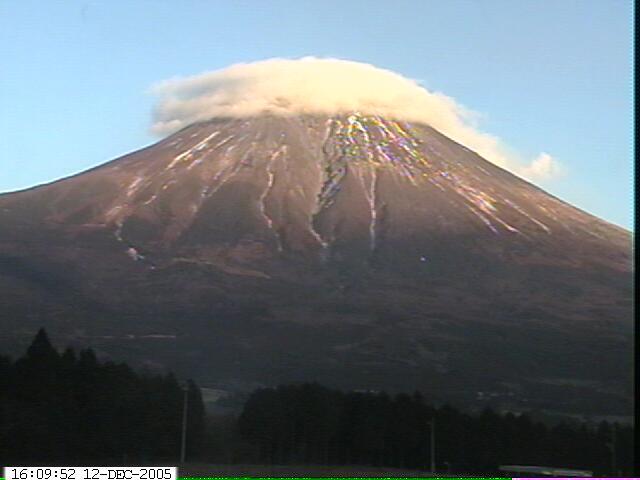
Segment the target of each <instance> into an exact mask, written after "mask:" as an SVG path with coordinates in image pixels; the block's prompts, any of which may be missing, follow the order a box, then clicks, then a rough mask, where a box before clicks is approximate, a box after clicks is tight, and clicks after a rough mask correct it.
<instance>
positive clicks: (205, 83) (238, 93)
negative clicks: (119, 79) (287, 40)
mask: <svg viewBox="0 0 640 480" xmlns="http://www.w3.org/2000/svg"><path fill="white" fill-rule="evenodd" d="M152 92H153V93H155V94H156V95H157V96H158V97H159V101H158V104H157V105H156V108H155V110H154V123H153V126H152V130H153V132H155V133H157V134H160V135H165V134H168V133H171V132H174V131H176V130H179V129H180V128H183V127H185V126H187V125H189V124H191V123H194V122H198V121H203V120H208V119H211V118H214V117H250V116H256V115H260V114H263V113H265V112H269V113H271V114H275V115H285V116H286V115H300V114H329V115H332V114H340V113H345V112H353V111H358V112H360V113H363V114H375V115H382V116H385V117H389V118H394V119H397V120H406V121H413V122H421V123H426V124H428V125H431V126H432V127H433V128H435V129H436V130H438V131H440V132H441V133H443V134H444V135H447V136H448V137H450V138H451V139H453V140H455V141H456V142H458V143H461V144H463V145H465V146H466V147H467V148H469V149H471V150H473V151H475V152H476V153H478V154H479V155H481V156H482V157H484V158H486V159H487V160H489V161H491V162H493V163H495V164H496V165H498V166H500V167H503V168H505V169H507V170H510V171H512V172H514V173H516V174H518V175H522V176H525V177H526V178H529V179H531V180H536V179H549V178H551V177H552V176H553V175H555V174H556V173H558V172H559V171H560V170H561V168H560V167H559V166H558V165H557V162H556V161H555V160H554V159H553V158H552V157H551V156H549V155H548V154H545V153H543V154H540V156H539V157H538V158H536V159H535V160H533V162H532V163H531V164H529V165H523V162H522V161H520V160H519V159H518V158H517V157H516V156H515V155H513V154H511V153H510V152H509V151H508V149H507V148H506V147H505V146H504V144H503V143H502V142H501V141H500V140H499V139H498V138H496V137H494V136H492V135H490V134H488V133H485V132H482V131H479V130H478V129H477V127H476V125H475V123H476V122H475V120H476V119H477V114H476V113H475V112H472V111H470V110H468V109H467V108H465V107H464V106H462V105H460V104H459V103H458V102H456V101H455V100H454V99H453V98H451V97H448V96H446V95H444V94H442V93H440V92H430V91H428V90H426V89H425V88H423V87H422V86H421V85H419V84H418V83H417V82H416V81H414V80H411V79H408V78H405V77H403V76H401V75H399V74H397V73H394V72H392V71H390V70H384V69H381V68H377V67H374V66H373V65H369V64H366V63H358V62H352V61H347V60H337V59H320V58H314V57H305V58H301V59H298V60H287V59H279V58H274V59H269V60H263V61H259V62H253V63H245V64H242V63H241V64H236V65H232V66H230V67H227V68H224V69H222V70H216V71H213V72H208V73H203V74H200V75H194V76H191V77H186V78H174V79H170V80H166V81H164V82H161V83H159V84H157V85H155V86H154V87H152Z"/></svg>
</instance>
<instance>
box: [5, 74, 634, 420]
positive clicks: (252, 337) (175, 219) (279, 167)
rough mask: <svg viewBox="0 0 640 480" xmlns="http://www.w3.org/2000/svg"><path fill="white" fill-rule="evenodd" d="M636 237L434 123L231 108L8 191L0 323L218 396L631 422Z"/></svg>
mask: <svg viewBox="0 0 640 480" xmlns="http://www.w3.org/2000/svg"><path fill="white" fill-rule="evenodd" d="M196 87H197V85H196V86H195V87H194V86H193V85H191V86H190V88H196ZM165 88H169V87H167V86H165ZM199 88H200V89H201V90H202V88H203V86H202V85H200V86H199ZM167 118H168V117H167ZM630 242H631V236H630V234H629V232H627V231H625V230H623V229H621V228H618V227H615V226H613V225H611V224H608V223H606V222H604V221H602V220H599V219H597V218H595V217H593V216H591V215H589V214H587V213H585V212H582V211H580V210H578V209H576V208H574V207H572V206H571V205H568V204H566V203H564V202H562V201H560V200H558V199H557V198H554V197H552V196H550V195H548V194H547V193H545V192H544V191H542V190H540V189H539V188H537V187H535V186H534V185H532V184H530V183H528V182H526V181H524V180H522V179H520V178H519V177H517V176H515V175H513V174H511V173H509V172H508V171H506V170H504V169H502V168H500V167H498V166H496V165H495V164H493V163H490V162H488V161H486V160H485V159H483V158H482V157H481V156H479V155H478V154H477V153H474V152H473V151H472V150H470V149H469V148H467V147H465V146H462V145H460V144H459V143H456V142H455V141H453V140H451V139H450V138H448V137H447V136H445V135H443V134H442V133H440V132H439V131H438V130H437V129H436V128H434V126H432V125H429V124H427V123H423V122H420V121H407V120H405V119H400V118H395V117H392V116H386V115H383V114H382V113H371V112H364V111H350V112H342V113H336V114H320V113H317V112H316V113H307V114H305V113H297V114H295V115H293V114H287V115H280V114H277V113H274V112H270V111H267V112H264V113H262V114H251V115H249V114H247V115H243V116H236V115H228V116H226V117H218V118H213V119H206V120H205V119H202V120H198V121H196V122H195V123H191V124H189V125H188V126H185V127H184V128H182V129H181V130H179V131H178V132H176V133H173V134H171V135H170V136H168V137H167V138H165V139H163V140H161V141H160V142H158V143H156V144H155V145H152V146H150V147H147V148H145V149H142V150H140V151H138V152H134V153H132V154H129V155H126V156H124V157H121V158H119V159H116V160H114V161H111V162H109V163H106V164H104V165H102V166H100V167H97V168H95V169H92V170H90V171H88V172H85V173H82V174H80V175H76V176H74V177H70V178H67V179H64V180H61V181H58V182H54V183H51V184H48V185H44V186H41V187H37V188H34V189H30V190H26V191H22V192H16V193H11V194H5V195H1V196H0V289H1V290H0V291H2V294H0V295H2V298H1V301H2V304H3V307H4V308H3V315H2V317H0V319H1V320H2V322H3V327H5V331H8V332H10V334H9V335H8V337H6V338H5V339H4V342H5V343H7V344H9V343H11V344H16V343H18V344H19V342H20V341H23V342H26V341H28V339H30V338H31V336H32V334H33V331H34V330H36V329H37V327H40V326H44V327H46V328H47V330H48V331H50V332H53V334H54V335H55V336H56V337H58V338H59V337H64V338H66V339H67V341H72V342H73V341H75V342H78V343H83V342H88V343H91V344H92V345H94V346H97V348H98V350H99V351H100V352H102V353H103V354H108V355H113V356H114V357H118V358H123V357H124V358H125V359H131V360H133V361H137V362H138V363H143V364H147V365H150V366H157V367H163V368H171V369H174V370H177V371H179V372H188V373H189V374H190V375H192V376H194V377H196V378H198V379H199V380H200V382H201V383H202V384H204V385H207V384H209V385H214V386H216V387H218V388H223V389H224V388H227V389H242V388H248V386H250V385H255V384H263V385H273V384H276V383H278V382H284V381H295V380H317V381H321V382H323V383H327V384H331V385H334V386H339V387H342V388H354V389H358V388H366V389H376V390H383V389H384V390H415V389H420V390H423V391H424V392H425V393H426V394H427V395H428V396H430V397H432V398H433V399H434V400H440V401H455V402H460V403H465V404H469V405H479V404H483V402H485V401H486V399H487V398H490V399H491V401H492V402H494V403H495V402H497V403H498V404H500V405H502V406H504V407H505V408H513V409H521V410H522V409H526V408H532V407H533V408H541V409H547V410H554V411H565V412H572V413H591V414H627V413H628V412H629V411H630V405H631V398H632V394H631V381H630V375H631V365H632V362H631V361H630V358H631V357H630V354H631V350H632V348H631V341H632V321H631V318H632V317H631V286H630V279H631V267H630V265H631V257H630ZM59 343H60V342H59ZM5 348H6V347H5Z"/></svg>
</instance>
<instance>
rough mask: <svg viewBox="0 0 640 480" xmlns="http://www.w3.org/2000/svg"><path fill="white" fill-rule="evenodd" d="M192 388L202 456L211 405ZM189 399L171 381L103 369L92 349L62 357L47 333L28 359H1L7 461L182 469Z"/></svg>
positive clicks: (1, 444)
mask: <svg viewBox="0 0 640 480" xmlns="http://www.w3.org/2000/svg"><path fill="white" fill-rule="evenodd" d="M187 388H188V389H189V399H190V401H189V406H190V408H189V415H188V430H189V433H190V438H189V439H190V442H189V444H188V445H187V447H188V453H190V454H194V453H195V452H198V451H199V448H200V444H201V442H202V439H203V436H204V406H203V403H202V399H201V396H200V391H199V389H198V387H197V386H196V385H195V384H194V383H193V382H188V387H187ZM183 397H184V392H183V389H182V387H181V385H180V384H179V383H178V381H177V379H176V378H175V377H174V376H173V375H171V374H166V375H151V374H139V373H136V372H135V371H133V370H132V369H131V368H130V367H129V366H127V365H126V364H122V363H113V362H110V361H107V362H100V361H98V359H97V358H96V355H95V353H94V352H93V351H92V350H91V349H85V350H81V351H79V352H77V353H76V352H75V351H74V350H73V349H71V348H67V349H66V350H65V351H64V353H62V354H59V353H58V352H57V351H56V350H55V349H54V348H53V346H52V345H51V343H50V342H49V339H48V338H47V335H46V333H45V332H44V330H40V332H38V334H37V335H36V337H35V339H34V341H33V343H32V344H31V346H30V347H29V348H28V350H27V352H26V354H25V355H24V356H23V357H22V358H19V359H18V360H16V361H15V362H12V361H11V360H10V359H9V358H7V357H0V459H2V460H3V461H5V462H6V461H12V462H18V461H22V462H24V461H38V462H42V461H52V462H62V461H97V460H101V461H102V460H104V461H120V462H122V461H125V462H127V461H131V462H135V461H149V460H154V459H171V460H173V461H174V462H175V461H176V459H177V458H178V452H179V451H180V431H181V425H182V408H183Z"/></svg>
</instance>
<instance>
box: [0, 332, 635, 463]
mask: <svg viewBox="0 0 640 480" xmlns="http://www.w3.org/2000/svg"><path fill="white" fill-rule="evenodd" d="M185 385H186V388H187V389H188V399H189V400H188V404H189V408H188V416H187V442H186V445H187V460H188V461H191V462H193V461H197V462H204V463H218V464H221V463H227V464H234V463H237V464H263V465H269V464H271V465H273V464H279V465H287V464H288V465H303V464H306V465H350V466H353V465H360V466H373V467H394V468H402V469H415V470H429V469H430V468H431V466H432V451H434V452H435V456H434V457H433V462H434V463H435V467H436V469H437V470H438V471H439V472H448V473H451V474H455V473H460V474H494V475H495V474H498V473H499V472H498V466H499V465H505V464H511V465H513V464H516V465H542V466H549V467H560V468H572V469H586V470H591V471H593V472H594V474H596V475H629V474H631V473H632V472H633V429H632V428H631V427H629V426H621V425H617V424H615V425H613V424H610V423H606V422H602V423H600V424H599V425H598V426H590V425H587V424H585V423H578V422H571V423H567V422H565V423H560V424H557V425H554V426H549V425H545V424H543V423H539V422H534V421H532V420H531V419H530V418H529V417H528V416H527V415H515V414H512V413H506V414H498V413H496V412H493V411H491V410H489V409H487V410H485V411H484V412H482V413H481V414H479V415H471V414H467V413H463V412H460V411H458V410H457V409H455V408H453V407H451V406H447V405H445V406H439V407H435V406H433V405H430V404H428V403H427V402H426V401H425V400H424V397H423V395H421V394H420V393H419V392H415V393H413V394H411V395H409V394H397V395H389V394H387V393H384V392H366V391H365V392H355V391H353V392H342V391H338V390H333V389H330V388H326V387H324V386H321V385H318V384H313V383H306V384H294V385H282V386H279V387H276V388H262V389H258V390H256V391H254V392H253V393H252V394H251V395H250V396H249V397H248V399H247V401H246V403H245V404H244V407H243V409H242V412H241V413H240V414H239V415H226V416H215V415H209V416H207V415H205V409H204V404H203V401H202V396H201V393H200V389H199V387H198V386H197V385H196V384H195V383H193V382H192V381H188V382H185V384H183V385H182V386H181V384H180V383H179V382H178V380H177V379H176V378H175V377H174V376H173V375H172V374H162V375H160V374H149V373H138V372H136V371H134V370H133V369H131V368H130V367H129V366H128V365H126V364H123V363H114V362H111V361H105V362H102V361H99V360H98V359H97V358H96V355H95V353H94V352H93V351H92V350H91V349H85V350H80V351H79V352H75V351H74V350H73V349H71V348H67V349H66V350H64V352H63V353H59V352H58V351H57V350H56V349H55V348H54V347H53V346H52V345H51V343H50V342H49V339H48V338H47V335H46V333H45V332H44V330H41V331H40V332H38V334H37V335H36V337H35V339H34V340H33V343H32V344H31V346H30V347H29V348H28V350H27V352H26V353H25V355H24V356H23V357H21V358H19V359H17V360H15V361H13V360H11V359H10V358H8V357H3V356H0V460H2V461H3V462H5V464H6V463H7V462H9V463H14V464H16V462H18V463H20V462H21V463H24V462H50V463H51V464H55V463H59V464H60V463H67V464H72V463H73V462H84V461H87V462H89V461H93V462H95V461H101V462H106V463H129V464H135V463H140V462H159V461H164V462H168V464H176V463H177V462H178V459H179V452H180V442H181V428H182V415H183V405H184V404H183V402H184V390H183V388H185ZM432 428H434V431H433V432H432V430H431V429H432ZM432 438H434V439H435V442H434V444H433V445H432V443H431V442H432ZM432 447H433V448H432Z"/></svg>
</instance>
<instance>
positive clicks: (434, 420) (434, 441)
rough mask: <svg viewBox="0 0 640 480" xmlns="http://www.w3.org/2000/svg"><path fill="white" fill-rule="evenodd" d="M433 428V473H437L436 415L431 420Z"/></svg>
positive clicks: (431, 427)
mask: <svg viewBox="0 0 640 480" xmlns="http://www.w3.org/2000/svg"><path fill="white" fill-rule="evenodd" d="M429 427H430V430H431V473H436V417H433V418H432V419H431V421H430V422H429Z"/></svg>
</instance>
